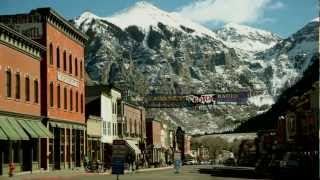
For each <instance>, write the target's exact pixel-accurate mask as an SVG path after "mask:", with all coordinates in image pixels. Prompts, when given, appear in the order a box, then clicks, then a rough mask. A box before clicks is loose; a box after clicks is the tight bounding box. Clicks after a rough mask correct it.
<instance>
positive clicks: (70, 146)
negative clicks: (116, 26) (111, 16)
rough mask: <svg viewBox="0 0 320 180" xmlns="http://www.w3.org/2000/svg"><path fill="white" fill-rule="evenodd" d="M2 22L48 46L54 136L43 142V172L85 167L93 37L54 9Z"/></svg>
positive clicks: (48, 109)
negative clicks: (88, 45) (88, 56)
mask: <svg viewBox="0 0 320 180" xmlns="http://www.w3.org/2000/svg"><path fill="white" fill-rule="evenodd" d="M0 22H2V23H4V24H6V25H7V26H9V27H11V28H13V29H15V30H16V31H18V32H20V33H21V34H24V35H26V36H28V37H30V38H32V39H33V40H35V41H37V42H38V43H40V44H42V45H43V46H45V47H46V49H47V51H46V53H45V55H44V58H43V60H42V61H41V72H40V75H41V83H39V84H41V91H39V92H41V98H39V101H41V102H40V103H41V115H42V116H44V117H46V118H45V119H44V120H43V123H44V124H45V125H46V126H47V127H48V128H49V130H50V131H51V132H52V133H53V134H54V138H53V139H43V140H42V141H41V152H42V154H41V168H44V169H48V168H50V169H65V168H74V167H79V166H81V164H82V163H81V159H82V157H81V156H83V155H84V153H85V151H84V149H85V147H84V146H85V143H84V142H85V136H84V134H85V115H84V108H85V106H84V94H85V90H84V85H85V82H84V46H85V42H86V40H87V37H86V36H85V35H84V34H82V33H81V32H80V31H79V30H77V29H76V28H75V27H73V26H72V25H71V24H70V23H69V22H68V21H67V20H65V19H64V18H63V17H61V16H60V15H59V14H58V13H57V12H55V11H54V10H52V9H50V8H38V9H34V10H32V11H30V13H26V14H16V15H2V16H0Z"/></svg>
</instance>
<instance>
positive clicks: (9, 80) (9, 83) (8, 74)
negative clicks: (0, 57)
mask: <svg viewBox="0 0 320 180" xmlns="http://www.w3.org/2000/svg"><path fill="white" fill-rule="evenodd" d="M11 83H12V82H11V71H10V70H8V71H7V72H6V89H7V97H11V89H12V87H11Z"/></svg>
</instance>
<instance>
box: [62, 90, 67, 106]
mask: <svg viewBox="0 0 320 180" xmlns="http://www.w3.org/2000/svg"><path fill="white" fill-rule="evenodd" d="M63 104H64V109H67V88H66V87H65V88H64V89H63Z"/></svg>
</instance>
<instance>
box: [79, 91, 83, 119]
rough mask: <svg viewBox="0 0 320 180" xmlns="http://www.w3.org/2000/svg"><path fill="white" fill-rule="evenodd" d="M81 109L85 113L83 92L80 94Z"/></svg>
mask: <svg viewBox="0 0 320 180" xmlns="http://www.w3.org/2000/svg"><path fill="white" fill-rule="evenodd" d="M80 110H81V114H82V113H83V94H81V96H80Z"/></svg>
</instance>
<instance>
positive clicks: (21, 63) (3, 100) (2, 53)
mask: <svg viewBox="0 0 320 180" xmlns="http://www.w3.org/2000/svg"><path fill="white" fill-rule="evenodd" d="M9 69H10V71H11V87H12V90H11V98H8V97H6V71H7V70H9ZM16 73H19V74H20V99H16V97H15V93H16V87H15V86H16V77H15V75H16ZM27 76H28V77H29V78H30V101H29V102H28V101H26V99H25V97H26V96H25V77H27ZM34 80H38V92H39V101H38V103H35V101H34ZM40 85H41V82H40V61H39V60H37V59H34V58H33V57H31V56H28V55H26V54H24V53H22V52H20V51H17V50H15V49H13V48H10V47H8V46H6V45H4V44H0V109H1V110H2V111H10V112H16V113H22V114H29V115H36V116H39V115H40V102H41V97H40Z"/></svg>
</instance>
